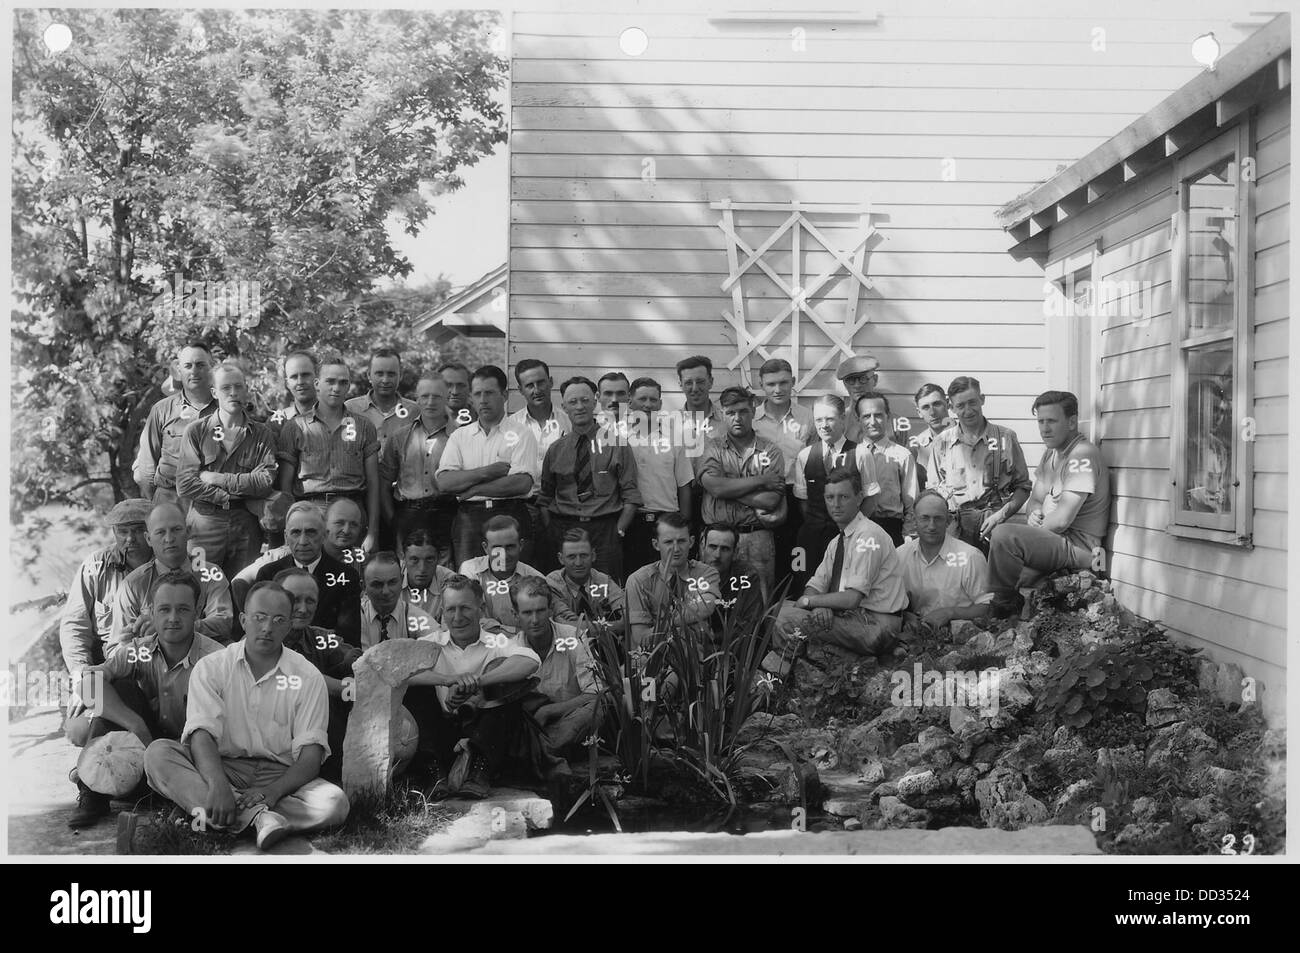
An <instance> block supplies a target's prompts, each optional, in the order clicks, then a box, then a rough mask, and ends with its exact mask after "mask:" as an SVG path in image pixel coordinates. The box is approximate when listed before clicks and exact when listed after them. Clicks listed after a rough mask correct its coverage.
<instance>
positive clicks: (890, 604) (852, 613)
mask: <svg viewBox="0 0 1300 953" xmlns="http://www.w3.org/2000/svg"><path fill="white" fill-rule="evenodd" d="M825 496H826V510H827V512H828V513H829V514H830V516H831V518H832V519H833V520H835V525H836V526H837V527H838V528H839V534H838V535H837V536H836V538H835V539H834V540H833V541H832V542H831V544H830V545H829V546H827V547H826V555H825V556H824V557H823V559H822V562H821V565H820V566H818V567H817V572H816V574H814V576H813V577H812V579H811V580H810V581H809V583H808V585H807V587H806V588H805V589H804V594H803V595H802V596H801V597H800V598H799V599H798V600H796V601H794V602H786V603H785V604H784V605H782V606H781V611H780V614H779V615H778V616H777V620H776V626H775V627H774V629H773V633H772V635H773V638H772V641H773V644H774V646H775V647H774V648H773V650H772V651H771V652H769V653H768V654H767V657H766V658H764V659H763V668H764V669H765V670H767V671H769V672H773V673H775V674H777V675H780V676H782V677H784V676H785V675H787V674H789V672H790V668H791V664H792V662H793V659H794V656H795V654H796V653H797V652H798V650H799V647H800V642H801V639H800V636H802V637H804V638H813V639H817V640H820V641H826V642H832V643H834V644H836V645H839V646H841V647H843V648H847V649H849V650H851V651H853V652H858V653H860V654H862V655H876V656H880V655H884V654H885V653H887V652H888V651H889V650H890V649H892V648H893V647H894V645H895V643H896V641H897V637H898V633H899V631H900V630H901V629H902V626H903V618H902V615H903V606H904V605H905V604H906V602H907V593H906V591H905V590H904V589H903V573H902V570H901V569H900V568H899V565H898V556H897V554H896V553H895V552H894V543H893V541H892V540H891V539H890V538H889V534H888V533H886V532H885V531H884V530H883V529H881V528H880V526H879V525H877V524H876V523H873V522H872V521H871V520H869V519H868V518H867V517H865V516H863V515H862V513H861V511H860V508H861V506H862V479H861V477H859V476H858V473H857V471H856V470H849V469H848V468H844V469H839V470H834V471H832V472H831V474H830V475H829V476H828V477H827V478H826V494H825Z"/></svg>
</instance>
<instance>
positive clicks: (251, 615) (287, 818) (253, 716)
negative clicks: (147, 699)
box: [144, 581, 349, 849]
mask: <svg viewBox="0 0 1300 953" xmlns="http://www.w3.org/2000/svg"><path fill="white" fill-rule="evenodd" d="M292 613H293V597H291V596H290V595H289V593H287V592H286V591H285V590H284V589H283V588H282V587H280V586H278V585H276V584H275V583H273V582H269V581H262V582H258V583H255V584H254V585H253V587H252V588H251V589H250V590H249V591H248V598H247V600H246V601H245V603H244V612H243V614H242V616H241V619H240V621H241V623H242V624H243V628H244V633H245V634H244V637H243V639H241V640H240V641H238V642H236V643H235V644H234V645H231V646H228V647H226V648H224V649H222V650H221V651H219V652H214V653H213V654H212V655H209V656H208V657H206V658H204V659H203V660H202V661H200V662H199V664H198V665H196V666H195V668H194V675H193V677H192V678H191V679H190V698H189V705H188V708H187V712H186V719H185V731H184V733H183V734H182V735H181V739H180V741H170V740H161V739H160V740H158V741H155V742H154V743H153V744H151V745H150V746H149V747H148V749H146V751H145V754H144V770H145V775H146V777H148V779H149V784H150V786H151V787H152V788H153V789H154V790H155V791H157V792H158V793H159V794H162V795H163V796H164V797H166V798H168V799H169V800H171V801H174V802H175V803H176V804H177V805H178V806H179V807H180V808H181V810H182V811H184V812H185V813H186V815H187V816H188V817H192V818H194V819H195V820H197V821H198V822H199V826H200V827H204V826H210V827H212V828H214V829H226V830H231V831H236V832H237V831H242V830H245V829H246V828H248V827H249V826H250V825H252V826H253V827H254V828H255V829H256V831H257V846H258V847H259V848H262V849H266V848H268V847H270V846H271V845H273V844H275V843H277V842H278V841H279V840H281V839H282V838H283V837H284V836H285V835H286V834H288V833H290V832H293V831H311V830H316V829H317V828H321V827H329V826H331V825H335V824H342V823H343V821H344V820H345V819H346V818H347V816H348V807H349V805H348V798H347V795H346V794H344V793H343V789H342V788H340V787H338V786H337V785H334V784H331V783H330V782H328V781H325V780H323V779H322V778H320V777H319V776H318V775H319V774H320V768H321V763H322V762H323V761H324V760H325V758H326V756H328V754H329V744H328V741H327V726H328V723H329V704H328V701H327V695H326V691H325V679H324V677H323V676H322V675H321V673H320V672H318V671H317V670H316V668H315V667H314V666H313V665H312V664H311V663H310V662H308V661H307V660H306V659H305V658H303V657H302V656H301V655H299V654H298V653H297V652H295V651H293V650H292V649H286V648H285V647H284V640H285V637H286V636H287V635H288V634H289V628H290V616H291V615H292Z"/></svg>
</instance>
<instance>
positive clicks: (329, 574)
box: [257, 500, 361, 648]
mask: <svg viewBox="0 0 1300 953" xmlns="http://www.w3.org/2000/svg"><path fill="white" fill-rule="evenodd" d="M284 526H285V530H284V535H285V540H286V541H287V543H288V546H289V555H287V556H284V557H282V558H280V559H277V560H275V561H274V562H271V563H267V564H266V565H265V566H263V567H262V568H261V569H259V570H258V572H257V582H269V581H271V580H273V579H274V578H275V577H276V576H277V575H279V574H280V573H281V572H283V571H284V570H286V569H305V570H307V571H308V572H309V573H311V575H312V578H314V579H315V580H316V584H317V586H319V587H320V604H319V605H318V606H317V607H316V614H315V615H314V616H313V617H312V625H318V626H320V627H321V628H323V629H329V630H330V631H332V632H335V633H337V634H338V636H339V638H341V639H342V640H343V641H344V642H347V643H348V644H349V645H355V646H357V647H358V648H360V646H361V574H360V573H359V572H357V568H356V566H349V565H347V564H346V563H343V562H340V561H338V560H337V559H334V558H333V557H332V556H330V555H329V554H328V553H326V552H325V550H324V545H325V542H324V541H325V519H324V517H322V516H321V513H320V507H319V506H317V505H316V504H315V503H312V502H310V501H308V500H299V501H298V502H297V503H295V504H294V505H293V506H291V507H289V513H288V516H286V517H285V521H284Z"/></svg>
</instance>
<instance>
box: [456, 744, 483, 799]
mask: <svg viewBox="0 0 1300 953" xmlns="http://www.w3.org/2000/svg"><path fill="white" fill-rule="evenodd" d="M468 750H469V752H470V758H469V770H468V772H467V774H466V777H465V780H464V781H463V782H462V783H461V785H460V789H459V790H458V791H457V793H458V794H459V795H460V796H461V797H467V798H473V799H475V800H479V799H481V798H485V797H487V796H488V792H490V791H491V790H492V781H491V779H490V778H489V777H488V763H487V757H486V756H485V755H483V754H481V753H479V752H478V751H475V750H474V749H473V748H470V749H468Z"/></svg>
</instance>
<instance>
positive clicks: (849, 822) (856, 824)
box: [844, 817, 862, 831]
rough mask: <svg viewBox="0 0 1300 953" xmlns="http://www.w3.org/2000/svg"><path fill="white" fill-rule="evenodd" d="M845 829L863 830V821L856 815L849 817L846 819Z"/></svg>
mask: <svg viewBox="0 0 1300 953" xmlns="http://www.w3.org/2000/svg"><path fill="white" fill-rule="evenodd" d="M844 829H845V830H846V831H860V830H862V822H861V821H860V820H858V819H857V818H856V817H850V818H847V819H846V820H845V821H844Z"/></svg>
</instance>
